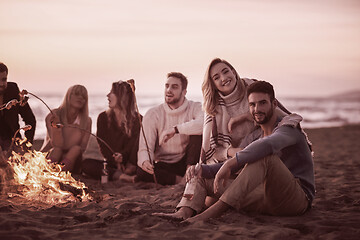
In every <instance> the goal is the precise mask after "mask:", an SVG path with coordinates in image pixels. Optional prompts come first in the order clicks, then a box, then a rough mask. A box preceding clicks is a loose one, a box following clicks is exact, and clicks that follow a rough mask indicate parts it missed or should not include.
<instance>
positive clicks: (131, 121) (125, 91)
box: [106, 81, 138, 136]
mask: <svg viewBox="0 0 360 240" xmlns="http://www.w3.org/2000/svg"><path fill="white" fill-rule="evenodd" d="M111 92H112V93H114V94H115V95H116V99H117V102H116V105H117V107H118V108H119V109H120V114H121V119H119V120H121V121H122V122H121V124H122V125H123V126H124V130H125V133H126V135H128V136H131V130H132V128H133V126H134V125H135V123H136V122H137V121H138V119H137V118H138V116H137V112H136V108H135V96H134V93H133V91H132V90H131V87H130V84H128V83H127V82H124V81H119V82H114V83H113V84H112V88H111ZM106 113H107V116H108V119H109V121H108V123H109V126H110V125H111V124H115V126H118V124H117V122H116V121H115V113H114V110H113V109H111V108H109V109H108V110H107V111H106Z"/></svg>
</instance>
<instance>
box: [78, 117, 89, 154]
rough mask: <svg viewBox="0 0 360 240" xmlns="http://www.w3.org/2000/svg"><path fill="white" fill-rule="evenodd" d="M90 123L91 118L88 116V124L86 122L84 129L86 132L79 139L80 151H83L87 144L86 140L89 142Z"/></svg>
mask: <svg viewBox="0 0 360 240" xmlns="http://www.w3.org/2000/svg"><path fill="white" fill-rule="evenodd" d="M91 125H92V121H91V118H90V117H89V118H88V124H87V126H86V131H87V132H85V133H84V135H83V138H82V140H81V145H80V147H81V151H82V152H84V151H85V149H86V146H87V144H88V142H89V137H90V133H91Z"/></svg>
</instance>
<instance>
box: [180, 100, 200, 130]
mask: <svg viewBox="0 0 360 240" xmlns="http://www.w3.org/2000/svg"><path fill="white" fill-rule="evenodd" d="M189 105H190V111H191V117H192V120H190V121H188V122H185V123H182V124H178V125H177V128H178V130H179V133H180V134H186V135H201V134H202V131H203V123H204V112H203V111H202V107H201V103H199V102H191V101H189Z"/></svg>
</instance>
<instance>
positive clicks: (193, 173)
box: [185, 163, 202, 182]
mask: <svg viewBox="0 0 360 240" xmlns="http://www.w3.org/2000/svg"><path fill="white" fill-rule="evenodd" d="M201 172H202V167H201V164H199V163H197V164H196V165H191V166H190V167H188V169H187V170H186V173H185V181H186V182H188V181H190V179H192V178H193V177H200V176H201Z"/></svg>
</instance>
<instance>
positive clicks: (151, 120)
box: [137, 110, 158, 172]
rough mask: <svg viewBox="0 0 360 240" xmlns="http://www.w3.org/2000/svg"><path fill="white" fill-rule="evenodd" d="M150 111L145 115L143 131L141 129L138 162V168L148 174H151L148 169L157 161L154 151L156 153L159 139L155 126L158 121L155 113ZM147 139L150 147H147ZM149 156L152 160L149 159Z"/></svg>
mask: <svg viewBox="0 0 360 240" xmlns="http://www.w3.org/2000/svg"><path fill="white" fill-rule="evenodd" d="M149 111H150V112H149ZM149 111H148V112H147V113H146V114H145V116H144V118H143V122H142V129H140V137H139V151H138V162H137V164H138V166H139V167H141V168H142V169H144V170H145V171H147V172H149V171H148V168H149V167H150V165H151V164H152V161H154V160H155V154H154V151H155V144H156V139H157V138H158V133H157V129H156V125H155V124H156V122H157V121H158V119H157V116H156V114H155V112H154V111H151V110H149ZM144 135H145V137H144ZM145 138H146V142H147V144H148V145H146V142H145ZM147 147H148V148H149V149H148V148H147ZM148 151H149V152H148ZM149 154H150V158H151V159H149ZM145 162H146V167H144V166H143V165H144V163H145Z"/></svg>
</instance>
